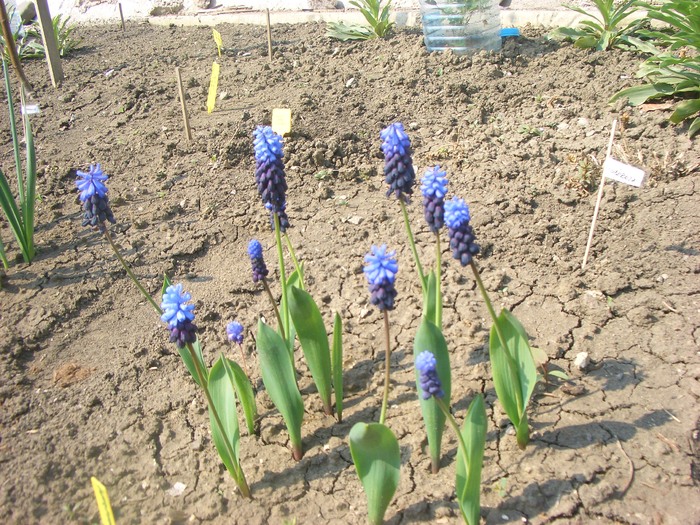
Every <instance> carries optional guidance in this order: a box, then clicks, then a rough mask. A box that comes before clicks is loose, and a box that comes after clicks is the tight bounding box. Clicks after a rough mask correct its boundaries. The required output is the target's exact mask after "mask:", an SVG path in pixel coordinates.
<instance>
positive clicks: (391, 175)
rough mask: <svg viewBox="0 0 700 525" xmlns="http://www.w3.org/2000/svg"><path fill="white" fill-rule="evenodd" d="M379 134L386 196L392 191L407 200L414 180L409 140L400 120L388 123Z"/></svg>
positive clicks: (411, 191) (414, 174)
mask: <svg viewBox="0 0 700 525" xmlns="http://www.w3.org/2000/svg"><path fill="white" fill-rule="evenodd" d="M379 136H380V138H381V139H382V152H383V153H384V180H385V181H386V183H387V184H388V185H389V189H388V190H387V192H386V196H387V197H389V196H390V195H391V194H392V193H393V194H394V195H396V198H397V199H401V200H403V201H404V202H408V200H409V196H410V195H411V194H412V193H413V184H414V183H415V180H416V172H415V171H414V169H413V161H412V160H411V141H410V139H409V138H408V135H406V132H405V131H404V128H403V124H401V123H400V122H395V123H394V124H390V125H389V126H387V127H386V128H384V129H383V130H382V131H381V133H380V134H379Z"/></svg>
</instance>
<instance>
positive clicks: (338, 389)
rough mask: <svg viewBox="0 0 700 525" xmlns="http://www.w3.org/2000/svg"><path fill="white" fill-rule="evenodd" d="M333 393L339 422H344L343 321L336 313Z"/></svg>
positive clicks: (334, 322)
mask: <svg viewBox="0 0 700 525" xmlns="http://www.w3.org/2000/svg"><path fill="white" fill-rule="evenodd" d="M332 357H333V358H332V360H331V361H332V362H331V365H332V368H333V392H334V393H335V412H336V414H338V422H339V423H340V422H342V421H343V321H342V319H341V318H340V314H338V313H337V312H336V314H335V318H334V320H333V351H332Z"/></svg>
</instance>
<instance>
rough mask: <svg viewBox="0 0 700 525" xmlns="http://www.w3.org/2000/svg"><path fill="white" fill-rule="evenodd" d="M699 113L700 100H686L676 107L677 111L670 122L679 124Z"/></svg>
mask: <svg viewBox="0 0 700 525" xmlns="http://www.w3.org/2000/svg"><path fill="white" fill-rule="evenodd" d="M698 111H700V98H695V99H690V100H684V101H683V102H680V103H679V104H678V105H676V109H675V110H674V111H673V114H672V115H671V118H670V119H669V120H670V121H671V122H673V123H674V124H678V123H680V122H683V121H684V120H685V119H687V118H690V117H692V116H693V115H695V114H696V113H697V112H698Z"/></svg>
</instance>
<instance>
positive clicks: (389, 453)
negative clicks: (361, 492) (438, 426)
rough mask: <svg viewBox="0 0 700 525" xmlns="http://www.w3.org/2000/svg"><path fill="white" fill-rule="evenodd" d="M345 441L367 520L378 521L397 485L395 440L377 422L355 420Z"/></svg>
mask: <svg viewBox="0 0 700 525" xmlns="http://www.w3.org/2000/svg"><path fill="white" fill-rule="evenodd" d="M349 441H350V454H351V455H352V460H353V463H355V470H356V471H357V475H358V476H359V478H360V481H361V482H362V487H363V488H364V489H365V495H366V496H367V513H368V516H369V522H370V523H371V524H372V525H380V524H381V523H383V521H384V514H385V513H386V509H387V507H388V506H389V503H391V500H392V498H393V497H394V493H395V492H396V488H397V487H398V486H399V472H400V467H401V452H400V449H399V442H398V441H397V440H396V437H395V436H394V434H393V432H392V431H391V430H389V428H387V427H386V426H384V425H382V424H381V423H370V424H366V423H356V424H355V425H354V426H353V427H352V429H351V430H350V436H349Z"/></svg>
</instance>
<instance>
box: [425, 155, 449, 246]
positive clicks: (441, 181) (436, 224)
mask: <svg viewBox="0 0 700 525" xmlns="http://www.w3.org/2000/svg"><path fill="white" fill-rule="evenodd" d="M420 191H421V193H422V194H423V213H424V215H425V220H426V222H427V223H428V226H429V227H430V231H432V232H433V233H437V232H438V231H439V230H440V228H442V227H443V225H444V224H445V195H446V194H447V173H446V172H444V171H442V170H440V166H435V167H434V168H432V169H430V170H428V171H426V172H425V174H424V175H423V178H422V179H421V186H420Z"/></svg>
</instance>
